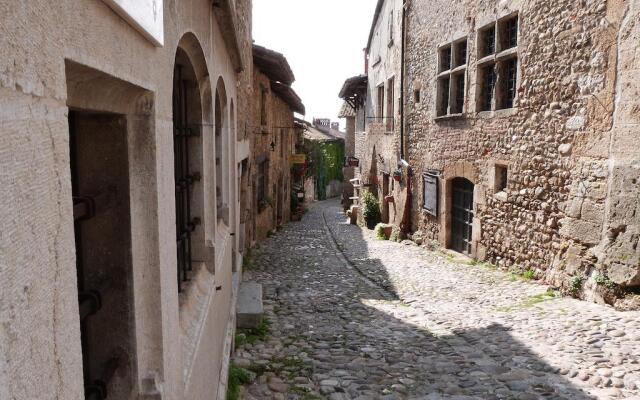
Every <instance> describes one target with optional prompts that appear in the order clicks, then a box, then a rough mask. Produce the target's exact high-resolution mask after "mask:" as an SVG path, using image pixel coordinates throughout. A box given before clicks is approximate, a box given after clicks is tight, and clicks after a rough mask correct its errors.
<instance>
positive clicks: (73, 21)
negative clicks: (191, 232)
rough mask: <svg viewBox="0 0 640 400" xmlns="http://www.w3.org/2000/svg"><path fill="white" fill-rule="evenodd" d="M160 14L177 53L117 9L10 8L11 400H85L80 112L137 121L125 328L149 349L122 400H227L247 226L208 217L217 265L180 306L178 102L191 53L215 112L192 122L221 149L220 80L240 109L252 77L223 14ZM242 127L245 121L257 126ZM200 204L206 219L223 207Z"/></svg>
mask: <svg viewBox="0 0 640 400" xmlns="http://www.w3.org/2000/svg"><path fill="white" fill-rule="evenodd" d="M220 3H221V4H226V2H220ZM231 3H234V4H237V5H238V6H239V7H244V8H243V10H244V11H241V12H240V13H239V15H240V16H241V18H239V19H238V21H236V22H237V24H238V25H239V26H240V27H241V30H243V32H245V35H244V36H242V37H241V38H240V40H239V41H240V43H241V45H240V47H244V48H246V47H247V46H249V47H250V46H251V44H250V43H248V44H247V43H246V41H249V42H250V40H249V38H250V34H247V32H250V19H251V16H250V9H251V4H250V1H245V0H237V1H235V2H231ZM158 4H163V8H164V10H163V11H164V12H163V14H164V46H163V47H156V46H155V45H154V44H153V43H151V42H150V41H149V40H147V39H146V38H145V37H144V36H143V35H142V34H141V33H140V32H139V31H138V30H136V29H134V28H133V27H132V26H131V25H129V24H128V23H127V22H125V21H124V20H123V18H122V17H120V16H119V15H118V14H116V13H115V12H114V11H113V10H112V9H111V8H110V7H109V6H107V5H106V4H105V3H104V2H102V1H91V2H86V1H78V0H62V1H60V2H57V3H56V6H55V7H51V2H49V1H44V0H36V1H30V2H28V3H25V2H3V3H2V4H1V5H0V127H1V129H0V130H1V131H2V135H1V136H0V170H2V174H0V183H1V184H2V187H3V188H4V189H3V191H2V193H1V194H0V200H1V201H2V203H3V204H5V205H6V207H3V208H2V210H0V226H1V227H2V229H0V231H1V232H2V233H1V234H0V304H2V307H1V309H0V352H1V353H2V357H1V361H0V398H2V399H5V398H7V399H17V400H23V399H24V400H27V399H36V398H37V399H43V400H46V399H83V398H84V387H83V386H84V382H83V369H82V350H81V344H80V326H79V325H80V324H79V307H78V282H77V271H76V248H75V239H74V208H73V202H72V188H71V178H72V177H71V169H70V148H69V144H70V132H69V121H68V115H69V110H70V108H73V109H74V110H77V111H82V110H85V111H84V112H86V113H87V114H88V115H90V114H92V113H99V112H100V113H107V114H109V115H115V114H117V115H118V116H119V118H122V119H123V120H126V124H122V125H121V128H122V129H123V130H124V131H126V141H125V142H124V143H121V144H122V145H124V148H125V149H126V153H127V159H128V174H129V187H128V191H126V192H125V193H122V192H120V196H124V197H118V198H127V199H129V202H130V204H129V206H128V207H129V213H130V215H129V217H130V227H129V229H127V226H126V224H125V225H123V226H122V228H123V229H124V230H125V231H127V232H124V231H123V235H122V237H123V238H124V237H127V236H129V237H130V238H131V247H130V249H129V252H128V255H129V257H130V265H131V267H130V268H129V270H128V271H127V273H128V274H129V276H130V278H131V279H130V280H129V281H130V282H131V285H132V287H131V290H127V292H128V293H130V297H129V298H128V299H124V298H123V299H122V300H123V302H125V301H126V303H125V304H126V306H127V307H128V308H127V311H128V312H127V313H123V314H122V315H128V316H130V317H131V318H130V321H129V322H130V323H131V325H132V326H133V329H132V330H128V332H127V334H128V335H129V338H130V339H131V340H132V341H133V343H134V345H132V346H131V349H133V350H132V351H131V352H127V353H126V354H124V355H122V354H120V355H119V356H120V357H123V361H124V362H125V363H126V364H128V365H130V366H132V367H131V370H128V369H127V368H120V369H119V370H118V371H117V373H119V374H120V375H119V378H118V379H120V380H121V381H127V384H128V385H129V386H128V387H127V391H128V392H129V393H128V394H127V395H126V396H123V397H126V398H143V397H144V398H149V399H151V398H153V399H183V398H189V399H194V398H205V397H207V396H208V397H215V396H216V395H217V391H218V388H219V387H220V383H221V382H220V381H221V378H222V374H223V365H224V359H225V358H226V357H227V356H228V354H227V351H226V350H228V347H226V344H227V343H226V342H225V340H226V338H227V337H228V331H229V329H228V328H230V326H231V325H232V323H230V321H231V320H232V318H231V317H232V315H231V314H232V313H233V307H232V291H233V288H232V279H231V275H232V273H233V270H234V266H233V265H232V260H234V259H235V257H234V256H235V255H236V254H234V249H235V247H234V243H233V237H232V236H231V235H230V232H236V229H237V227H236V226H234V224H233V223H230V224H229V225H230V226H228V227H224V228H223V227H220V226H218V225H217V221H216V218H215V215H214V212H213V211H211V210H215V207H212V208H209V209H208V212H203V214H202V215H198V217H200V224H199V225H198V226H197V228H196V230H197V235H196V237H197V240H194V246H196V247H197V248H198V261H202V262H201V263H197V264H198V265H196V266H194V268H195V269H196V270H197V272H198V273H197V274H196V273H195V272H196V271H194V273H193V275H192V276H193V278H194V280H193V283H192V284H191V285H186V286H185V290H184V292H182V293H180V294H179V293H178V286H177V280H176V269H177V268H176V259H177V254H176V253H177V252H176V245H175V243H176V218H175V214H176V211H175V210H176V207H175V193H176V191H175V178H174V146H173V135H174V129H173V112H172V111H173V110H172V109H173V102H172V94H173V74H174V64H175V62H176V53H177V50H178V47H180V48H181V49H182V51H183V52H184V54H186V57H188V58H189V61H190V63H192V64H193V66H194V69H195V71H193V72H194V74H193V75H194V76H193V79H194V80H195V82H197V83H198V86H197V89H199V92H198V94H200V95H201V97H200V99H199V100H200V101H201V103H202V104H201V105H202V110H200V111H201V112H195V113H193V114H192V115H197V114H202V121H199V122H201V123H200V124H198V125H199V126H200V127H201V129H202V133H203V135H202V136H200V137H199V138H198V139H197V140H196V141H195V142H197V143H199V144H200V145H202V143H208V144H210V145H211V138H212V136H211V135H210V133H211V132H210V130H211V126H213V124H214V121H213V120H211V119H210V117H211V115H212V114H213V110H212V108H213V106H212V102H211V101H210V100H211V98H212V93H215V87H216V82H217V81H218V80H219V79H220V80H221V81H223V82H224V86H225V87H226V96H227V100H228V101H227V103H228V104H229V103H230V102H231V101H234V102H235V103H236V104H238V101H237V100H238V93H237V91H236V87H237V78H238V76H237V70H238V68H239V66H238V65H237V63H234V62H233V61H232V59H233V57H232V54H233V49H232V48H231V47H229V46H228V43H229V41H228V38H229V35H231V36H233V34H234V32H232V31H229V27H228V24H227V25H224V24H222V23H221V19H220V15H219V13H220V12H221V11H220V9H219V8H215V7H213V6H212V3H211V1H210V0H184V1H174V0H165V1H164V2H158ZM70 10H72V11H73V12H70ZM222 22H225V23H228V18H226V17H225V19H224V21H222ZM225 38H227V40H225ZM243 43H244V44H243ZM195 82H194V83H195ZM89 110H90V112H89ZM236 115H237V120H238V121H243V120H244V119H245V117H244V116H242V115H240V114H239V113H237V114H236ZM227 117H229V116H227ZM233 126H235V124H229V127H231V128H233ZM233 132H235V131H234V129H229V130H227V134H231V133H233ZM230 139H231V140H227V142H226V143H227V144H228V147H227V148H225V149H223V151H224V153H225V154H227V155H228V160H229V168H228V170H227V173H228V176H227V178H228V180H229V181H231V182H234V181H235V180H236V173H235V171H236V168H235V167H236V164H235V163H236V161H237V160H236V140H235V138H230ZM202 148H203V152H202V153H201V154H202V160H197V161H198V162H202V164H205V160H206V161H207V162H206V165H203V166H204V168H203V170H202V171H199V172H201V180H200V182H198V183H197V186H198V193H199V194H202V193H203V190H204V186H205V185H206V186H207V187H215V167H214V164H213V163H209V162H208V161H211V160H212V159H213V157H214V156H213V154H212V152H213V145H211V146H204V145H202ZM102 156H104V155H102ZM102 171H105V169H102ZM98 172H100V171H98ZM229 189H230V188H229ZM226 195H227V199H228V200H229V205H230V210H229V211H230V216H232V217H233V216H234V215H237V212H238V210H237V207H236V206H235V204H236V201H237V199H236V196H235V191H234V190H231V189H230V190H229V191H228V193H226ZM199 197H200V199H199V201H201V204H200V206H202V205H203V204H204V203H205V202H206V201H210V202H214V201H212V200H211V199H205V198H204V196H199ZM121 206H122V207H124V206H125V203H122V204H121ZM231 221H233V218H232V219H231ZM196 242H197V243H196ZM200 257H202V258H200ZM214 273H215V282H214V280H213V276H214ZM126 281H127V280H125V279H122V280H116V281H115V282H111V284H114V285H116V286H117V285H124V284H125V283H126ZM217 286H220V287H221V290H216V287H217ZM194 287H195V289H194ZM123 297H125V296H123ZM231 328H232V327H231ZM203 332H206V333H205V334H203ZM127 372H130V374H129V373H127ZM222 379H223V378H222ZM129 388H132V389H131V390H129ZM112 389H113V388H112ZM114 393H116V392H114Z"/></svg>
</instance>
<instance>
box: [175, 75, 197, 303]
mask: <svg viewBox="0 0 640 400" xmlns="http://www.w3.org/2000/svg"><path fill="white" fill-rule="evenodd" d="M174 76H175V79H174V89H173V123H174V128H173V149H174V173H175V201H176V235H177V237H176V242H177V274H178V290H179V291H181V290H182V283H183V282H185V281H187V280H189V272H191V271H192V240H191V235H192V233H193V232H194V231H195V229H196V226H197V225H198V224H199V223H200V219H199V218H197V217H194V216H193V215H192V209H193V205H192V190H193V186H194V184H195V183H196V182H197V181H199V180H200V173H199V172H197V171H192V170H191V163H190V160H191V158H192V157H194V154H191V147H192V144H191V143H190V141H191V140H192V138H194V137H197V136H199V134H198V129H197V128H195V127H193V126H190V125H189V123H188V121H189V105H188V98H189V96H192V95H193V93H191V85H192V84H191V83H190V82H189V81H188V80H186V79H183V78H182V66H180V65H176V70H175V73H174Z"/></svg>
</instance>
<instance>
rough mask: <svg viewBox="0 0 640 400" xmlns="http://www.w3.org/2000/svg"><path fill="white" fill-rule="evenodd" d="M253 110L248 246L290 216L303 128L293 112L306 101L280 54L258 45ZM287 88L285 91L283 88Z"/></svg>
mask: <svg viewBox="0 0 640 400" xmlns="http://www.w3.org/2000/svg"><path fill="white" fill-rule="evenodd" d="M255 52H260V54H264V55H265V57H264V58H262V57H258V56H255V57H254V68H253V85H252V87H253V92H252V95H251V99H252V102H251V114H250V119H248V120H247V124H248V131H249V132H250V134H249V140H250V143H251V146H250V149H251V163H250V165H249V171H250V173H249V176H250V180H249V184H250V186H249V193H250V195H249V198H250V199H251V202H250V203H249V204H247V206H248V208H247V209H246V213H247V215H248V221H249V223H248V224H247V238H248V239H249V240H248V241H247V246H252V245H253V244H255V243H256V242H258V241H260V240H263V239H265V238H266V237H267V235H268V234H269V232H271V231H273V230H274V229H276V228H278V227H280V226H282V225H283V224H285V223H287V222H289V221H290V219H291V183H292V182H291V162H290V160H291V155H292V154H294V153H295V145H296V142H297V141H298V140H299V137H300V135H301V130H300V128H299V127H297V126H296V124H294V112H298V113H304V106H303V105H302V103H301V101H300V99H299V98H297V95H296V94H295V92H293V89H291V87H290V85H291V83H292V82H293V81H294V79H295V78H294V76H293V73H292V72H291V71H290V67H289V65H288V63H287V60H286V59H285V58H284V56H283V55H282V54H279V53H277V52H275V51H271V50H267V49H264V48H262V47H259V46H255V47H254V53H255ZM282 90H284V91H285V92H282Z"/></svg>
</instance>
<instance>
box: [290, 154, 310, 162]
mask: <svg viewBox="0 0 640 400" xmlns="http://www.w3.org/2000/svg"><path fill="white" fill-rule="evenodd" d="M306 162H307V155H306V154H292V155H291V164H305V163H306Z"/></svg>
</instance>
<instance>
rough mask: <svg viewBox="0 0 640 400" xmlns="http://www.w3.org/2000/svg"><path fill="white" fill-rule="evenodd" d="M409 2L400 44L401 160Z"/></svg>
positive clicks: (402, 152)
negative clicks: (405, 48) (405, 45)
mask: <svg viewBox="0 0 640 400" xmlns="http://www.w3.org/2000/svg"><path fill="white" fill-rule="evenodd" d="M406 7H407V0H405V1H403V3H402V26H401V31H402V37H401V43H400V159H401V160H404V58H405V56H404V44H405V40H406V39H405V37H406V31H405V30H406V19H407V15H406Z"/></svg>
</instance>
